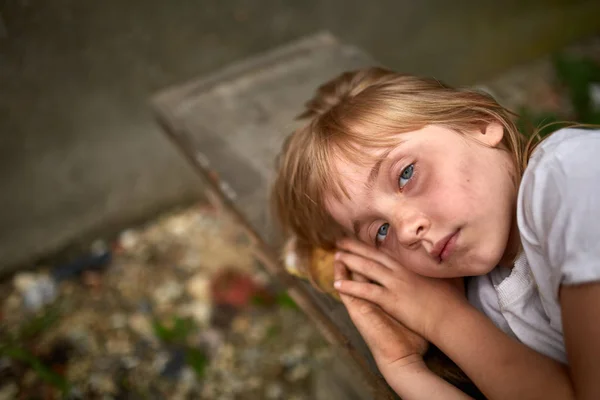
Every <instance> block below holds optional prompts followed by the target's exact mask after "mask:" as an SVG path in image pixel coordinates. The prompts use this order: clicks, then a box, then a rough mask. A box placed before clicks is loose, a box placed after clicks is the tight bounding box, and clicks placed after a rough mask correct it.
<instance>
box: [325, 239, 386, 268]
mask: <svg viewBox="0 0 600 400" xmlns="http://www.w3.org/2000/svg"><path fill="white" fill-rule="evenodd" d="M336 245H337V247H338V248H340V249H342V250H345V251H347V252H350V253H355V254H358V255H360V256H362V257H365V258H368V259H370V260H373V261H377V262H379V263H381V264H382V265H385V266H390V261H391V260H390V258H389V256H388V255H386V254H385V253H384V252H382V251H381V250H378V249H376V248H374V247H372V246H368V245H366V244H364V243H362V242H359V241H358V240H354V239H348V238H346V239H342V240H340V241H339V242H337V244H336Z"/></svg>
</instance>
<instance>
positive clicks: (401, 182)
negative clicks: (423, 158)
mask: <svg viewBox="0 0 600 400" xmlns="http://www.w3.org/2000/svg"><path fill="white" fill-rule="evenodd" d="M414 171H415V164H410V165H409V166H408V167H406V168H404V170H402V173H400V176H399V177H398V186H399V187H400V189H402V188H403V187H404V186H406V184H407V183H408V181H409V180H410V178H412V176H413V173H414Z"/></svg>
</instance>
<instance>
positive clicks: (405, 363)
mask: <svg viewBox="0 0 600 400" xmlns="http://www.w3.org/2000/svg"><path fill="white" fill-rule="evenodd" d="M335 276H336V279H350V277H349V274H348V271H347V270H346V268H344V267H343V266H342V265H340V264H339V263H336V265H335ZM353 279H354V280H355V281H358V282H367V280H366V279H365V278H364V277H363V276H362V275H360V274H353ZM340 298H341V300H342V302H343V303H344V305H345V306H346V309H347V310H348V314H349V315H350V318H351V319H352V322H354V325H355V326H356V328H357V329H358V331H359V332H360V334H361V335H362V337H363V339H364V340H365V342H366V344H367V346H369V349H370V350H371V353H372V354H373V358H375V362H376V363H377V367H378V368H379V371H380V372H381V374H382V375H383V377H384V378H385V380H386V382H387V383H388V385H390V387H391V388H392V389H393V390H394V391H395V392H396V393H397V394H398V395H399V396H400V397H402V399H405V400H411V399H414V400H418V399H432V400H435V399H444V400H446V399H449V400H452V399H457V400H458V399H469V398H470V397H469V396H467V395H466V394H464V393H463V392H461V391H460V390H459V389H457V388H455V387H454V386H452V385H451V384H449V383H448V382H446V381H445V380H443V379H442V378H440V377H439V376H437V375H435V374H434V373H433V372H431V371H430V370H429V369H428V368H427V366H426V365H425V363H424V362H423V358H422V354H424V353H425V352H426V351H427V347H428V346H427V342H426V341H425V340H424V339H423V338H422V337H420V336H419V335H417V334H415V333H414V332H412V331H410V330H409V329H407V328H406V327H404V326H403V325H401V324H400V323H398V321H396V320H394V319H393V318H391V317H390V316H389V315H388V314H386V313H385V312H384V311H383V310H382V309H381V308H380V307H378V306H376V305H375V304H373V303H370V302H368V301H365V300H363V299H359V298H356V297H352V296H347V295H345V294H340Z"/></svg>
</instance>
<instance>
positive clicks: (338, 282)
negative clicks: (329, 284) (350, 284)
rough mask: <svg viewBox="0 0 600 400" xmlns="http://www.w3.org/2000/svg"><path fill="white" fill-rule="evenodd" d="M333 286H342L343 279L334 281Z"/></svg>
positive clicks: (337, 287)
mask: <svg viewBox="0 0 600 400" xmlns="http://www.w3.org/2000/svg"><path fill="white" fill-rule="evenodd" d="M333 287H334V288H336V289H339V288H340V287H342V281H335V282H333Z"/></svg>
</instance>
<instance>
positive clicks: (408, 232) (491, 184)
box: [326, 123, 518, 278]
mask: <svg viewBox="0 0 600 400" xmlns="http://www.w3.org/2000/svg"><path fill="white" fill-rule="evenodd" d="M468 136H469V137H468ZM502 136H503V128H502V126H501V125H500V124H496V123H491V124H489V125H488V126H487V127H486V128H485V129H484V130H482V131H474V132H467V133H463V134H461V133H457V132H455V131H452V130H450V129H447V128H444V127H441V126H437V125H429V126H426V127H425V128H423V129H420V130H418V131H413V132H407V133H402V134H401V136H400V140H401V141H402V142H401V143H400V144H399V145H398V146H397V147H395V148H392V149H391V151H382V150H369V151H373V155H374V156H375V157H374V159H375V160H376V161H373V162H372V163H370V164H369V165H362V164H365V163H362V164H361V163H356V164H355V163H352V162H348V161H347V160H344V159H342V158H338V159H337V161H336V165H335V167H336V168H337V170H338V171H339V173H340V174H341V183H342V185H344V186H345V187H346V189H347V191H348V194H349V195H350V199H347V198H345V197H342V199H340V200H337V199H335V197H334V196H328V197H327V198H326V204H327V208H328V211H329V212H330V213H331V215H332V216H333V218H334V219H335V220H336V221H337V222H338V223H339V224H341V225H342V226H343V227H344V228H345V229H347V230H348V231H349V232H354V234H355V235H356V237H357V238H358V239H359V240H360V241H362V242H365V243H368V244H371V245H373V246H376V247H379V248H380V249H381V250H382V251H384V252H386V253H388V254H389V255H391V256H392V257H394V258H395V259H396V260H397V261H398V262H399V263H400V264H402V265H404V266H405V267H406V268H409V269H411V270H413V271H414V272H416V273H418V274H421V275H424V276H430V277H438V278H450V277H460V276H474V275H483V274H486V273H488V272H489V271H491V270H492V269H493V268H494V267H495V266H496V265H498V264H499V263H506V262H507V261H510V256H511V254H513V253H511V252H510V251H509V250H513V249H512V245H511V246H508V243H514V242H515V240H517V239H515V237H516V238H518V233H517V232H516V229H515V224H514V223H513V220H514V212H515V202H516V194H517V190H516V188H515V185H514V181H513V179H512V177H513V175H514V167H513V165H512V160H511V156H510V154H509V153H508V152H507V151H505V150H501V149H499V148H498V146H499V145H500V141H501V140H502ZM470 139H475V140H470ZM509 247H511V249H508V248H509Z"/></svg>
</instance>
